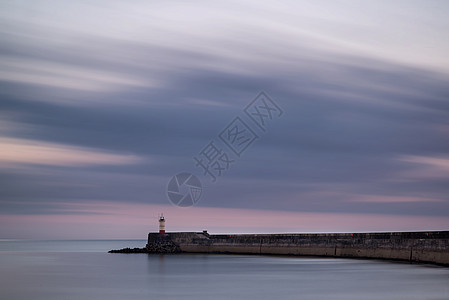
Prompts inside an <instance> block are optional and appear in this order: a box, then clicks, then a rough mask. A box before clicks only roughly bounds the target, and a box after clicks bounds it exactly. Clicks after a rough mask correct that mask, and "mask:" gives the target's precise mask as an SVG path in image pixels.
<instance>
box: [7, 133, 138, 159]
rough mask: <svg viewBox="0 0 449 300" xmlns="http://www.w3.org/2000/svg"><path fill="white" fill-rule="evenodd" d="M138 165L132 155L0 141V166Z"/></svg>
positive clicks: (39, 142) (20, 140) (64, 146)
mask: <svg viewBox="0 0 449 300" xmlns="http://www.w3.org/2000/svg"><path fill="white" fill-rule="evenodd" d="M139 161H141V158H139V157H137V156H134V155H119V154H113V153H106V152H102V151H99V150H97V149H91V148H82V147H73V146H67V145H63V144H56V143H46V142H41V141H35V140H25V139H16V138H2V137H0V166H9V165H16V164H39V165H55V166H79V165H81V166H84V165H123V164H134V163H137V162H139Z"/></svg>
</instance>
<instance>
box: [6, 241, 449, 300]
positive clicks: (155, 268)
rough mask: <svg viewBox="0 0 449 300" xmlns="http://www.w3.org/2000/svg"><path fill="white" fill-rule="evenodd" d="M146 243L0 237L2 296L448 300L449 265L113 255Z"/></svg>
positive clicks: (198, 256) (273, 258)
mask: <svg viewBox="0 0 449 300" xmlns="http://www.w3.org/2000/svg"><path fill="white" fill-rule="evenodd" d="M144 244H145V241H135V240H133V241H11V240H3V241H1V240H0V299H27V300H29V299H46V300H47V299H108V300H112V299H156V298H160V297H163V299H259V300H260V299H320V300H322V299H435V300H436V299H438V300H442V299H449V268H444V267H437V266H431V265H412V264H407V263H393V262H385V261H377V260H355V259H333V258H303V257H276V256H247V255H206V254H180V255H147V254H108V253H107V251H108V250H110V249H119V248H123V247H128V246H129V247H142V246H143V245H144Z"/></svg>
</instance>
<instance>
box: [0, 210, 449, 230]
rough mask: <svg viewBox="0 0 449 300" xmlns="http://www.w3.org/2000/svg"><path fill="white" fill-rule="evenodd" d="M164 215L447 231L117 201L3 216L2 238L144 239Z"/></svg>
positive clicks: (207, 223) (362, 218)
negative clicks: (45, 212)
mask: <svg viewBox="0 0 449 300" xmlns="http://www.w3.org/2000/svg"><path fill="white" fill-rule="evenodd" d="M162 212H163V213H164V215H165V217H166V219H167V231H168V232H170V231H202V230H208V231H209V232H210V233H287V232H361V231H414V230H420V231H426V230H428V231H430V230H444V229H448V228H449V220H448V219H447V218H444V217H434V216H432V217H428V216H400V215H385V214H382V215H381V214H356V213H313V212H285V211H268V210H250V209H230V208H206V207H194V208H188V209H180V208H178V207H173V206H167V205H152V204H124V203H113V202H91V203H74V204H71V203H65V204H64V205H63V206H62V209H58V210H57V211H55V214H45V215H0V225H1V226H0V228H1V229H0V238H27V239H145V238H146V235H147V233H148V232H151V231H153V232H156V231H157V228H158V223H157V220H158V215H159V214H160V213H162Z"/></svg>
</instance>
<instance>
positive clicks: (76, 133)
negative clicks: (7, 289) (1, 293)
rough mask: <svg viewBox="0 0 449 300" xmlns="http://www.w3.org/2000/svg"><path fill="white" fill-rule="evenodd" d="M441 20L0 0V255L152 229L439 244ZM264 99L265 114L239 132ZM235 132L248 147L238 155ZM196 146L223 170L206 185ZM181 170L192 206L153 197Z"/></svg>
mask: <svg viewBox="0 0 449 300" xmlns="http://www.w3.org/2000/svg"><path fill="white" fill-rule="evenodd" d="M448 14H449V3H448V2H447V1H424V0H423V1H382V0H381V1H138V0H135V1H101V0H95V1H56V0H54V1H43V0H38V1H32V2H29V1H16V0H14V1H6V0H2V1H0V239H14V238H17V239H101V238H105V239H114V238H123V239H127V238H136V239H145V237H146V234H147V233H148V232H149V231H157V229H158V222H157V221H158V216H159V214H160V213H164V216H165V218H166V228H167V231H201V230H208V231H209V232H210V233H251V232H254V233H282V232H362V231H414V230H424V231H430V230H449V218H448V217H449V196H448V195H449V56H448V55H447V53H449V39H448V38H447V32H449V18H448V17H447V15H448ZM261 92H263V94H260V93H261ZM260 95H262V96H261V97H262V98H263V99H265V104H266V103H268V106H270V105H271V108H273V107H277V108H278V110H273V111H270V116H269V117H261V115H259V117H260V118H261V119H251V114H246V113H245V108H247V107H249V108H250V110H251V109H254V108H255V107H259V109H261V110H262V111H263V107H262V106H260V105H259V106H257V105H258V104H261V103H263V102H260V101H262V100H261V99H262V98H259V96H260ZM264 97H265V98H264ZM267 101H268V102H267ZM246 111H248V109H246ZM253 112H254V110H253ZM271 112H272V113H273V114H272V115H271ZM268 113H269V111H268V110H266V109H265V114H264V116H268ZM252 116H253V117H255V118H257V116H256V115H254V114H253V115H252ZM236 118H237V122H240V121H241V122H242V123H243V124H244V125H246V127H245V128H246V129H247V131H245V132H246V133H247V134H249V133H250V132H252V134H253V137H255V139H254V141H252V142H251V143H250V144H247V145H248V147H246V148H245V149H244V151H242V152H241V153H240V152H239V151H237V152H239V153H238V154H236V153H235V152H233V151H230V147H228V146H229V145H228V146H227V145H226V144H225V143H224V140H223V139H222V138H223V137H225V136H226V133H227V134H228V135H227V136H228V138H229V133H230V130H231V129H232V128H237V130H238V127H233V126H234V125H235V123H233V122H234V121H235V120H236ZM262 119H263V120H264V121H266V124H265V125H266V127H263V128H261V127H259V126H258V123H257V120H259V121H260V120H262ZM259 125H260V124H259ZM220 137H221V138H220ZM234 137H237V135H236V136H234ZM238 137H239V141H241V143H242V145H243V146H245V144H244V143H245V141H246V139H244V138H243V137H242V136H238ZM240 138H241V139H240ZM225 139H226V138H225ZM210 142H212V145H214V146H215V147H216V149H217V151H219V153H220V156H218V157H219V158H227V159H228V162H229V161H232V163H229V164H226V169H224V170H223V172H222V173H220V174H218V173H216V175H217V176H216V177H215V181H214V180H213V178H212V177H211V176H210V175H209V173H207V172H206V173H205V169H203V168H202V167H201V166H200V165H198V164H197V162H196V161H195V158H201V157H203V158H204V154H205V153H207V151H206V149H207V146H208V145H211V144H210ZM234 142H235V139H234ZM239 145H240V144H239ZM234 146H235V144H234ZM209 150H210V149H209ZM209 154H210V152H209ZM222 155H226V156H222ZM216 157H217V156H216ZM204 161H206V160H204ZM221 162H223V160H222V161H221ZM210 167H212V165H210ZM208 170H214V168H213V167H212V168H211V169H208ZM180 173H188V174H192V175H193V176H196V178H198V180H199V181H200V182H201V189H200V191H201V197H200V198H199V199H198V201H197V202H196V203H195V205H194V206H191V207H179V206H177V205H174V204H173V203H172V202H170V199H169V198H168V194H167V189H168V184H169V182H170V180H171V179H172V178H173V176H175V175H176V174H180ZM180 184H181V183H180ZM181 188H182V189H181V190H180V191H179V193H180V194H183V195H184V194H185V193H190V192H189V191H190V190H189V186H187V185H181Z"/></svg>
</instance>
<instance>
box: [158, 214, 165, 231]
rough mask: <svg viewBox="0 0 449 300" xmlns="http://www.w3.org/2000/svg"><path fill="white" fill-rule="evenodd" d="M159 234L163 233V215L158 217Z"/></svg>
mask: <svg viewBox="0 0 449 300" xmlns="http://www.w3.org/2000/svg"><path fill="white" fill-rule="evenodd" d="M159 233H165V218H164V215H163V214H161V216H160V217H159Z"/></svg>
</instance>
